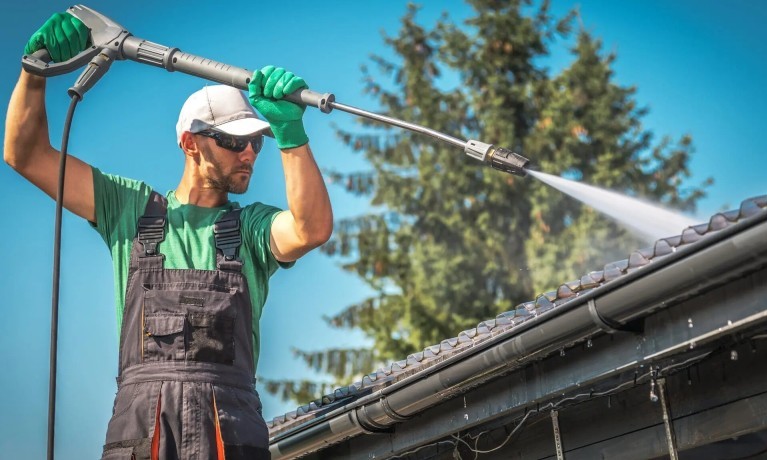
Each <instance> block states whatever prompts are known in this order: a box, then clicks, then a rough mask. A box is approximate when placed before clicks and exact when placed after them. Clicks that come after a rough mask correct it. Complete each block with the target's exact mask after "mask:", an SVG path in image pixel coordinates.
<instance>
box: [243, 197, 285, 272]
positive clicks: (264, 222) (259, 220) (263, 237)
mask: <svg viewBox="0 0 767 460" xmlns="http://www.w3.org/2000/svg"><path fill="white" fill-rule="evenodd" d="M243 211H244V212H243V216H242V217H243V219H242V220H243V226H244V232H243V233H244V235H245V239H250V243H251V248H252V251H253V252H254V254H253V256H254V258H255V260H256V261H257V262H258V263H259V264H260V265H261V266H262V267H264V268H265V269H266V271H267V273H268V274H269V275H270V276H271V275H272V274H274V272H275V271H277V269H278V268H290V267H292V266H293V265H295V262H280V261H278V260H277V259H275V258H274V254H272V247H271V233H272V222H273V221H274V218H275V217H277V214H279V213H280V212H282V210H281V209H280V208H277V207H274V206H268V205H265V204H262V203H255V204H253V205H250V206H248V207H247V208H246V209H244V210H243Z"/></svg>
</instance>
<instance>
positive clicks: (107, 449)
mask: <svg viewBox="0 0 767 460" xmlns="http://www.w3.org/2000/svg"><path fill="white" fill-rule="evenodd" d="M88 42H89V31H88V29H87V27H86V26H85V25H84V24H82V22H80V21H79V20H78V19H77V18H75V17H74V16H72V15H70V14H68V13H62V14H55V15H54V16H52V17H51V18H50V19H49V20H48V21H47V22H46V23H45V24H44V25H43V26H42V27H41V28H40V29H39V30H38V31H37V32H36V33H35V34H34V35H33V36H32V37H31V38H30V40H29V42H28V43H27V46H26V48H25V53H26V54H30V53H32V52H35V51H37V50H39V49H43V48H45V49H46V50H47V51H48V53H49V54H50V56H51V58H52V59H53V60H54V61H56V62H61V61H65V60H68V59H70V58H71V57H72V56H74V55H76V54H78V53H80V52H81V51H82V50H84V49H85V47H86V46H88ZM305 87H306V83H304V81H303V80H302V79H301V78H299V77H296V76H295V75H294V74H292V73H291V72H287V71H285V70H284V69H281V68H276V67H273V66H267V67H264V68H263V69H261V70H257V71H256V72H254V74H253V77H252V81H251V83H250V85H249V91H248V94H247V96H246V95H245V94H244V93H243V92H241V91H239V90H237V89H235V88H231V87H228V86H221V85H214V86H207V87H205V88H202V89H201V90H200V91H198V92H196V93H194V94H192V95H191V96H190V97H189V99H187V101H186V102H185V103H184V105H183V107H182V109H181V112H180V115H179V119H178V122H177V124H176V135H177V141H178V145H179V147H180V149H181V151H182V153H183V160H184V170H183V173H182V174H181V180H180V181H179V184H178V187H177V188H176V189H175V190H171V191H169V192H167V193H165V194H160V193H157V192H156V191H154V190H152V188H151V187H150V186H148V185H147V184H145V183H144V182H141V181H136V180H132V179H127V178H123V177H119V176H115V175H110V174H105V173H102V172H101V171H100V170H98V169H97V168H94V167H92V166H90V165H88V164H86V163H84V162H83V161H80V160H78V159H77V158H74V157H69V158H68V159H67V174H66V181H65V184H64V206H65V207H66V208H67V209H68V210H70V211H71V212H73V213H74V214H77V215H78V216H81V217H83V218H85V219H87V220H88V221H89V222H90V223H91V224H92V226H93V227H94V228H95V229H96V230H97V231H98V232H99V234H100V235H101V236H102V238H103V239H104V241H105V242H106V244H107V245H108V246H109V249H110V252H111V254H112V259H113V265H114V273H115V286H116V289H115V291H116V296H117V299H116V306H117V324H118V330H119V334H120V358H119V374H118V392H117V396H116V400H115V406H114V413H113V415H112V418H111V420H110V422H109V426H108V429H107V435H106V442H105V445H104V451H103V457H102V458H104V459H131V458H135V459H189V458H201V459H202V458H205V459H220V460H223V459H224V458H226V459H228V460H233V459H239V458H242V459H245V458H248V459H261V458H269V446H268V432H267V428H266V424H265V423H264V419H263V417H262V415H261V402H260V400H259V398H258V394H257V393H256V391H255V370H256V365H257V362H258V356H259V353H260V343H259V327H258V324H259V319H260V316H261V310H262V308H263V306H264V302H265V300H266V296H267V291H268V280H269V278H270V276H271V275H272V274H273V273H274V272H275V271H276V270H277V269H278V268H279V267H289V266H290V265H292V264H293V262H294V261H295V260H297V259H298V258H300V257H301V256H303V255H304V254H306V253H307V252H309V251H310V250H312V249H313V248H316V247H318V246H319V245H321V244H323V243H324V242H325V241H327V240H328V238H330V234H331V232H332V228H333V215H332V210H331V206H330V200H329V198H328V193H327V190H326V188H325V185H324V181H323V179H322V175H321V173H320V171H319V168H318V167H317V164H316V162H315V160H314V157H313V155H312V151H311V149H310V148H309V144H308V137H307V135H306V132H305V130H304V126H303V122H302V116H303V112H304V107H302V106H299V105H296V104H294V103H292V102H289V101H286V100H283V96H285V95H286V94H290V93H292V92H294V91H296V90H298V89H300V88H305ZM254 108H255V109H256V110H257V111H258V112H259V113H260V114H261V115H262V116H263V118H264V119H265V120H266V121H263V120H261V119H260V118H259V117H258V116H257V115H256V110H254ZM264 135H270V136H273V137H274V139H275V140H276V142H277V146H278V147H279V149H280V151H281V154H282V164H283V169H284V174H285V180H286V194H287V202H288V209H287V210H280V209H277V208H275V207H272V206H268V205H265V204H262V203H252V204H248V205H246V206H240V205H239V204H238V203H237V202H233V201H230V200H229V193H234V194H241V193H244V192H245V191H246V190H247V188H248V184H249V182H250V178H251V174H252V171H253V165H254V162H255V160H256V157H257V156H258V153H259V151H260V149H261V147H262V144H263V139H264ZM58 154H59V152H58V151H56V149H54V148H53V147H52V146H51V145H50V141H49V137H48V122H47V117H46V112H45V79H44V78H42V77H37V76H34V75H32V74H29V73H27V72H26V71H23V70H22V72H21V76H20V77H19V80H18V83H17V85H16V87H15V89H14V91H13V95H12V97H11V101H10V104H9V108H8V116H7V118H6V130H5V148H4V159H5V161H6V162H7V163H8V164H9V165H11V167H13V168H14V169H15V170H16V171H18V172H19V173H20V174H21V175H22V176H24V177H25V178H27V179H28V180H29V181H30V182H32V183H33V184H35V185H36V186H37V187H39V188H40V189H41V190H43V191H44V192H45V193H47V194H48V195H50V196H52V197H53V196H55V193H56V188H57V180H58Z"/></svg>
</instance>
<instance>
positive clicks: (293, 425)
mask: <svg viewBox="0 0 767 460" xmlns="http://www.w3.org/2000/svg"><path fill="white" fill-rule="evenodd" d="M765 210H767V196H760V197H755V198H750V199H747V200H744V201H743V202H742V203H741V206H740V208H739V209H736V210H733V211H729V212H722V213H717V214H715V215H713V216H712V217H711V218H710V220H709V221H708V222H707V223H703V224H700V225H696V226H692V227H689V228H687V229H684V231H683V232H682V233H681V234H680V235H677V236H673V237H668V238H662V239H659V240H657V241H656V242H655V244H654V245H652V246H651V247H648V248H644V249H639V250H637V251H634V252H632V253H631V254H630V255H629V256H628V257H627V258H626V259H624V260H620V261H616V262H611V263H608V264H606V265H605V266H604V267H603V268H602V270H599V271H593V272H590V273H588V274H586V275H584V276H583V277H581V278H580V279H578V280H573V281H569V282H566V283H562V284H561V285H560V286H559V288H558V289H556V290H554V291H550V292H546V293H543V294H541V295H539V296H538V297H537V298H536V299H534V300H531V301H528V302H524V303H522V304H520V305H518V306H517V307H516V308H515V309H514V310H510V311H507V312H503V313H501V314H499V315H497V316H496V317H495V318H493V319H488V320H486V321H482V322H481V323H479V324H478V325H477V326H476V327H474V328H471V329H468V330H465V331H462V332H461V333H459V334H458V335H457V336H456V337H452V338H448V339H445V340H443V341H442V342H440V343H439V344H435V345H432V346H429V347H426V348H424V349H423V351H421V352H418V353H414V354H411V355H409V356H407V357H406V358H405V359H403V360H400V361H396V362H393V363H391V364H389V365H387V366H385V367H383V368H380V369H378V370H377V371H375V372H372V373H370V374H368V375H366V376H364V377H363V378H362V379H361V380H359V381H356V382H354V383H352V384H351V385H348V386H344V387H341V388H338V389H336V390H334V391H333V392H332V393H330V394H327V395H324V396H323V397H322V398H320V399H318V400H315V401H312V402H310V403H308V404H305V405H302V406H300V407H298V408H297V409H296V410H295V411H291V412H288V413H286V414H283V415H279V416H277V417H274V418H273V419H272V420H271V421H269V422H267V425H268V427H269V431H270V436H271V438H272V441H273V442H274V441H276V440H280V439H285V438H286V437H289V436H291V435H292V434H295V433H297V432H300V431H302V429H303V428H304V427H306V426H309V425H311V424H312V422H313V421H315V420H316V419H318V418H322V417H323V416H324V415H325V414H328V413H329V412H331V411H336V410H337V409H339V408H342V407H344V406H346V407H351V406H353V405H354V404H355V403H357V402H359V401H360V400H363V399H365V398H364V397H365V396H367V395H370V394H371V393H374V392H378V391H380V390H382V389H390V388H389V387H392V386H396V385H399V384H400V383H401V382H403V381H404V380H406V379H408V377H411V376H416V377H419V376H421V375H425V374H427V373H430V372H431V371H432V370H435V368H442V367H444V366H449V365H450V363H452V362H454V361H455V359H451V358H457V357H458V356H460V355H463V354H470V353H472V350H474V351H476V349H478V348H484V347H486V346H489V345H488V344H490V343H493V342H496V340H494V339H496V338H499V336H501V335H502V336H503V337H507V336H509V335H510V334H514V333H516V331H517V330H522V329H524V327H523V325H525V323H527V322H528V321H531V320H532V319H534V318H541V319H542V318H543V317H547V316H548V315H551V314H552V313H555V312H558V311H564V310H566V309H567V308H569V307H568V305H571V304H574V303H576V302H572V301H573V300H575V299H579V300H581V301H583V300H585V299H586V298H587V297H588V298H590V299H593V296H592V295H591V294H595V293H597V292H604V291H605V289H606V286H608V287H609V286H616V285H619V284H625V283H631V282H632V281H633V280H634V279H636V278H637V277H636V276H632V273H635V272H637V271H639V272H641V271H642V270H641V269H642V268H643V267H647V266H649V265H655V266H660V265H662V264H663V263H664V261H668V262H670V261H671V260H672V259H674V254H677V253H680V252H685V253H694V252H696V251H697V250H698V249H697V248H698V247H703V246H704V245H705V243H703V242H704V241H705V240H709V239H713V238H712V237H714V236H715V235H723V234H724V233H727V232H723V231H724V230H725V229H730V228H732V227H738V228H736V229H735V230H739V229H740V228H745V227H746V226H747V222H748V221H750V220H753V219H752V218H753V217H755V216H762V217H764V215H765V214H766V213H765ZM640 275H641V273H640ZM591 301H592V302H593V300H591ZM578 303H580V302H578ZM595 315H596V316H597V317H598V318H597V319H598V320H599V319H601V318H599V316H600V315H599V313H596V314H595ZM533 322H535V321H533ZM603 322H604V324H603V325H602V327H603V328H607V329H609V328H610V327H613V326H614V327H620V326H621V325H620V324H616V323H612V322H610V321H603ZM529 351H530V352H536V350H529ZM408 380H412V379H408Z"/></svg>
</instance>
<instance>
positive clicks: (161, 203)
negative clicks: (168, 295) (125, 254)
mask: <svg viewBox="0 0 767 460" xmlns="http://www.w3.org/2000/svg"><path fill="white" fill-rule="evenodd" d="M167 213H168V200H167V199H166V198H165V197H164V196H162V195H160V194H159V193H157V192H155V191H152V193H151V194H150V196H149V201H148V202H147V204H146V209H145V210H144V215H143V216H141V217H139V219H138V228H137V231H136V241H137V242H138V243H139V245H140V246H139V247H138V249H139V251H138V261H137V262H138V265H139V267H140V268H162V265H163V260H164V258H165V257H164V256H163V255H162V254H161V253H160V252H159V250H158V247H157V245H158V244H160V243H161V242H162V241H163V240H165V224H166V222H167ZM134 246H136V244H135V243H134Z"/></svg>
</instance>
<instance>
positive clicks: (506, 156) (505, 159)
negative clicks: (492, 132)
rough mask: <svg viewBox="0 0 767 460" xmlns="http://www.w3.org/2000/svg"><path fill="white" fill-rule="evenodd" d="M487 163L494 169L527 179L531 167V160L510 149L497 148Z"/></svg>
mask: <svg viewBox="0 0 767 460" xmlns="http://www.w3.org/2000/svg"><path fill="white" fill-rule="evenodd" d="M487 162H488V163H490V166H492V167H493V168H494V169H499V170H501V171H505V172H507V173H510V174H514V175H516V176H520V177H525V176H526V175H527V171H526V169H527V168H528V167H529V165H530V160H528V159H527V158H525V157H523V156H522V155H520V154H518V153H514V152H512V151H511V150H509V149H505V148H503V147H497V148H495V149H493V151H492V152H491V153H490V155H488V158H487Z"/></svg>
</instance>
